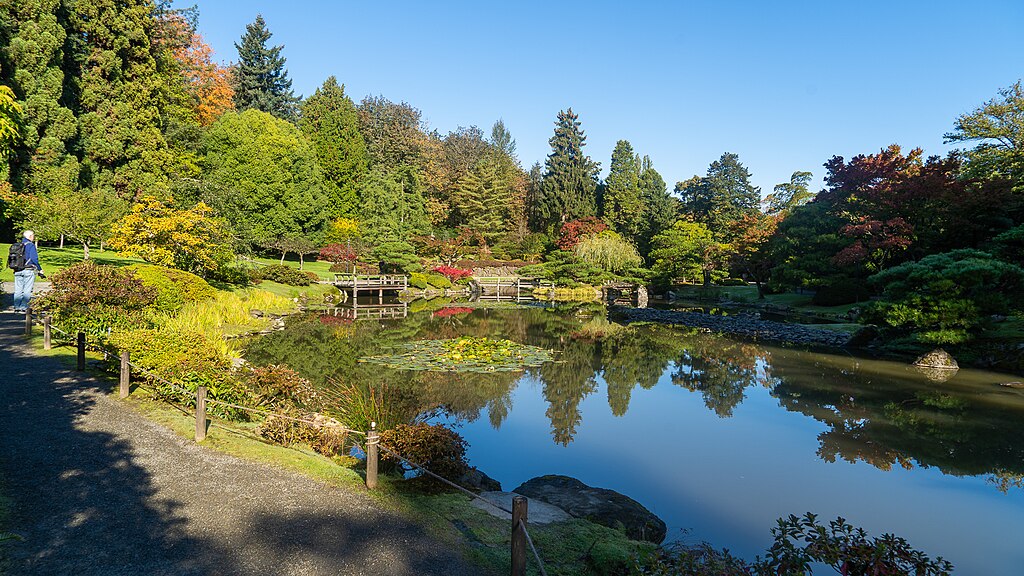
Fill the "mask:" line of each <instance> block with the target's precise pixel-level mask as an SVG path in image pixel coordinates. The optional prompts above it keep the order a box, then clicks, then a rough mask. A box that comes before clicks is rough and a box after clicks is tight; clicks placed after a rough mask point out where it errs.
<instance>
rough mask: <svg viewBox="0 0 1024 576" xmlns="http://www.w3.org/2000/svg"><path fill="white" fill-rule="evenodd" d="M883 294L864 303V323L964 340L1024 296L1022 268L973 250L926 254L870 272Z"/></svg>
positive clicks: (941, 340) (938, 340)
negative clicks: (886, 268)
mask: <svg viewBox="0 0 1024 576" xmlns="http://www.w3.org/2000/svg"><path fill="white" fill-rule="evenodd" d="M869 281H870V282H871V283H872V284H873V285H875V286H878V287H880V288H881V289H882V299H881V301H879V302H876V303H874V304H872V305H870V306H867V307H865V310H864V312H863V313H862V314H861V317H862V318H863V321H864V322H869V323H875V324H878V325H880V326H885V327H888V328H889V331H890V332H894V333H895V335H896V336H899V335H907V334H911V335H913V336H914V337H915V338H916V339H917V340H918V341H920V342H925V343H929V344H956V343H960V342H964V341H966V340H969V339H970V338H971V337H972V336H973V335H974V333H976V332H977V331H978V330H979V329H980V328H982V327H983V323H984V322H985V319H986V318H987V317H988V316H990V315H992V314H1008V313H1011V312H1013V311H1014V308H1015V307H1017V306H1020V302H1021V301H1022V299H1024V269H1021V268H1020V267H1019V266H1015V265H1013V264H1009V263H1007V262H1003V261H1001V260H998V259H996V258H994V257H993V256H992V255H991V254H988V253H986V252H981V251H978V250H954V251H952V252H946V253H943V254H933V255H931V256H926V257H925V258H922V259H921V260H920V261H918V262H908V263H906V264H901V265H899V266H896V267H894V268H890V269H888V270H885V271H884V272H880V273H878V274H875V275H874V276H872V277H871V278H870V279H869Z"/></svg>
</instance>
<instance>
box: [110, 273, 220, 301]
mask: <svg viewBox="0 0 1024 576" xmlns="http://www.w3.org/2000/svg"><path fill="white" fill-rule="evenodd" d="M128 269H129V270H131V271H132V272H134V273H135V276H136V277H137V278H138V279H139V280H141V281H142V284H143V285H145V286H148V287H150V288H152V289H154V290H156V303H155V304H156V308H157V310H160V311H161V312H167V313H173V312H177V311H178V310H181V308H182V306H185V305H186V304H191V303H193V302H201V301H203V300H208V299H210V298H213V296H214V294H216V293H217V290H216V289H214V288H213V286H210V285H209V284H207V283H206V280H203V279H202V278H200V277H199V276H196V275H195V274H190V273H189V272H184V271H182V270H176V269H174V268H164V267H163V266H154V265H152V264H133V265H132V266H129V267H128Z"/></svg>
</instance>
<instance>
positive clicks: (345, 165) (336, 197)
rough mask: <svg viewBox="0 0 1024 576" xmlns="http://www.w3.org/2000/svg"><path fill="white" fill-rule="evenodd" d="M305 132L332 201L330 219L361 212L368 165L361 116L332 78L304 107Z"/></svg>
mask: <svg viewBox="0 0 1024 576" xmlns="http://www.w3.org/2000/svg"><path fill="white" fill-rule="evenodd" d="M299 127H300V128H301V129H302V132H303V133H304V134H305V135H306V137H307V138H309V141H310V142H312V143H313V148H314V149H315V150H316V155H317V158H318V159H319V161H320V167H321V168H322V169H323V172H324V180H325V185H326V187H327V193H328V196H329V197H330V199H331V200H330V212H331V219H334V218H336V217H339V216H345V217H350V216H353V215H355V213H356V210H357V209H358V196H357V192H356V191H357V189H358V186H359V182H360V180H361V179H362V178H363V176H365V174H366V171H367V169H368V165H369V155H368V154H367V152H366V142H365V141H364V140H363V135H362V134H360V132H359V114H358V113H357V112H356V106H355V104H354V103H353V102H352V100H351V99H350V98H349V97H348V96H346V95H345V87H344V86H339V85H338V80H337V79H336V78H335V77H334V76H331V77H330V78H328V79H327V80H326V81H324V84H323V86H321V87H320V88H318V89H317V91H316V93H314V94H313V95H312V96H310V97H309V98H307V99H306V101H305V102H303V103H302V119H301V120H300V122H299Z"/></svg>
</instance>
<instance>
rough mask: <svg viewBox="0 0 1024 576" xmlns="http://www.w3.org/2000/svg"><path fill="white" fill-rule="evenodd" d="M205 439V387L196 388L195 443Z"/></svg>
mask: <svg viewBox="0 0 1024 576" xmlns="http://www.w3.org/2000/svg"><path fill="white" fill-rule="evenodd" d="M205 439H206V386H200V387H198V388H196V442H202V441H203V440H205Z"/></svg>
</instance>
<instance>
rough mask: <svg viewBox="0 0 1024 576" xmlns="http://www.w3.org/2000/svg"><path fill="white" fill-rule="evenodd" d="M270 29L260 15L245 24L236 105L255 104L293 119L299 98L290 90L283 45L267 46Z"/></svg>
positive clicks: (238, 70) (235, 85)
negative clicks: (250, 22)
mask: <svg viewBox="0 0 1024 576" xmlns="http://www.w3.org/2000/svg"><path fill="white" fill-rule="evenodd" d="M270 36H271V33H270V30H268V29H267V23H266V21H264V20H263V16H262V15H257V16H256V21H255V22H253V23H252V24H248V25H246V27H245V34H244V35H243V36H242V43H241V44H238V43H236V44H235V48H236V49H237V50H238V65H237V67H236V68H235V77H234V81H235V82H234V89H235V108H237V109H238V110H239V111H242V110H248V109H250V108H255V109H256V110H261V111H263V112H267V113H269V114H273V115H274V116H277V117H278V118H281V119H283V120H289V121H291V120H294V119H295V114H296V112H297V106H298V103H299V100H300V98H298V97H296V96H295V92H293V91H292V81H291V78H288V71H287V70H285V67H284V63H285V58H284V56H281V49H282V48H284V46H274V47H272V48H268V47H267V41H268V40H270Z"/></svg>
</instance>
